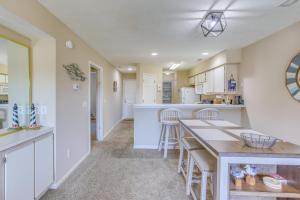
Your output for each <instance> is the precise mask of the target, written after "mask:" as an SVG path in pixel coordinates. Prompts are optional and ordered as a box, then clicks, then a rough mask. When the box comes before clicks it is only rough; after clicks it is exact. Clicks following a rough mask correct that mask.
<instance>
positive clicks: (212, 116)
mask: <svg viewBox="0 0 300 200" xmlns="http://www.w3.org/2000/svg"><path fill="white" fill-rule="evenodd" d="M219 113H220V112H219V110H217V109H215V108H205V109H202V110H199V111H197V112H196V118H197V119H200V120H216V119H219ZM180 137H181V138H180V153H179V162H178V170H177V172H178V173H182V175H183V176H184V177H185V179H186V174H187V173H188V167H187V169H186V171H185V169H184V168H185V167H186V166H189V161H190V153H191V151H193V150H199V149H204V147H202V146H201V144H199V142H198V141H197V140H196V139H194V138H193V137H189V138H188V137H183V136H180ZM185 150H186V151H187V162H186V161H185V160H184V151H185Z"/></svg>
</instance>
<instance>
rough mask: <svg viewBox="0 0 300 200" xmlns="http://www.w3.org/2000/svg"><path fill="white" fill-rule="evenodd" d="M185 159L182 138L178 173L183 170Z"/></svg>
mask: <svg viewBox="0 0 300 200" xmlns="http://www.w3.org/2000/svg"><path fill="white" fill-rule="evenodd" d="M183 160H184V147H183V143H182V141H181V140H180V141H179V162H178V169H177V172H178V173H180V172H181V167H182V164H183Z"/></svg>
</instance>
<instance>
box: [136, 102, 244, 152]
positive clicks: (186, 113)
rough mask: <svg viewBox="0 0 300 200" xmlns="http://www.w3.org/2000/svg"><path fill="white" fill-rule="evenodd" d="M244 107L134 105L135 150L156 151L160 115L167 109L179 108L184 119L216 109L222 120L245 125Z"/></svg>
mask: <svg viewBox="0 0 300 200" xmlns="http://www.w3.org/2000/svg"><path fill="white" fill-rule="evenodd" d="M244 107H245V106H244V105H226V104H136V105H134V148H136V149H156V148H158V141H159V136H160V130H161V124H160V122H159V113H160V111H161V110H163V109H166V108H177V109H179V110H181V111H182V118H184V119H190V118H193V113H194V112H195V111H198V110H201V109H204V108H216V109H218V110H219V111H220V118H221V119H224V120H228V121H231V122H233V123H235V124H238V125H243V126H245V125H244V124H243V115H242V113H243V112H244Z"/></svg>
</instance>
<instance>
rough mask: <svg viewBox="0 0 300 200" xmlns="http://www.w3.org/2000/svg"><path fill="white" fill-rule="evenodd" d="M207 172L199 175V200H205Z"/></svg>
mask: <svg viewBox="0 0 300 200" xmlns="http://www.w3.org/2000/svg"><path fill="white" fill-rule="evenodd" d="M207 175H208V174H207V172H205V171H202V173H201V200H206V187H207Z"/></svg>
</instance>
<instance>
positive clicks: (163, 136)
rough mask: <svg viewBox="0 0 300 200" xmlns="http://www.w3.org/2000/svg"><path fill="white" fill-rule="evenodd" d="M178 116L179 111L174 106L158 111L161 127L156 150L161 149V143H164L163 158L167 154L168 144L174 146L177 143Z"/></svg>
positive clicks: (179, 115) (179, 114)
mask: <svg viewBox="0 0 300 200" xmlns="http://www.w3.org/2000/svg"><path fill="white" fill-rule="evenodd" d="M180 117H181V111H180V110H178V109H175V108H168V109H165V110H162V111H161V112H160V122H161V124H162V128H161V133H160V139H159V145H158V150H159V151H161V149H162V145H164V158H167V156H168V148H169V145H173V146H175V145H177V144H178V143H179V131H178V125H179V121H178V120H179V119H180ZM172 134H173V135H172Z"/></svg>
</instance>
